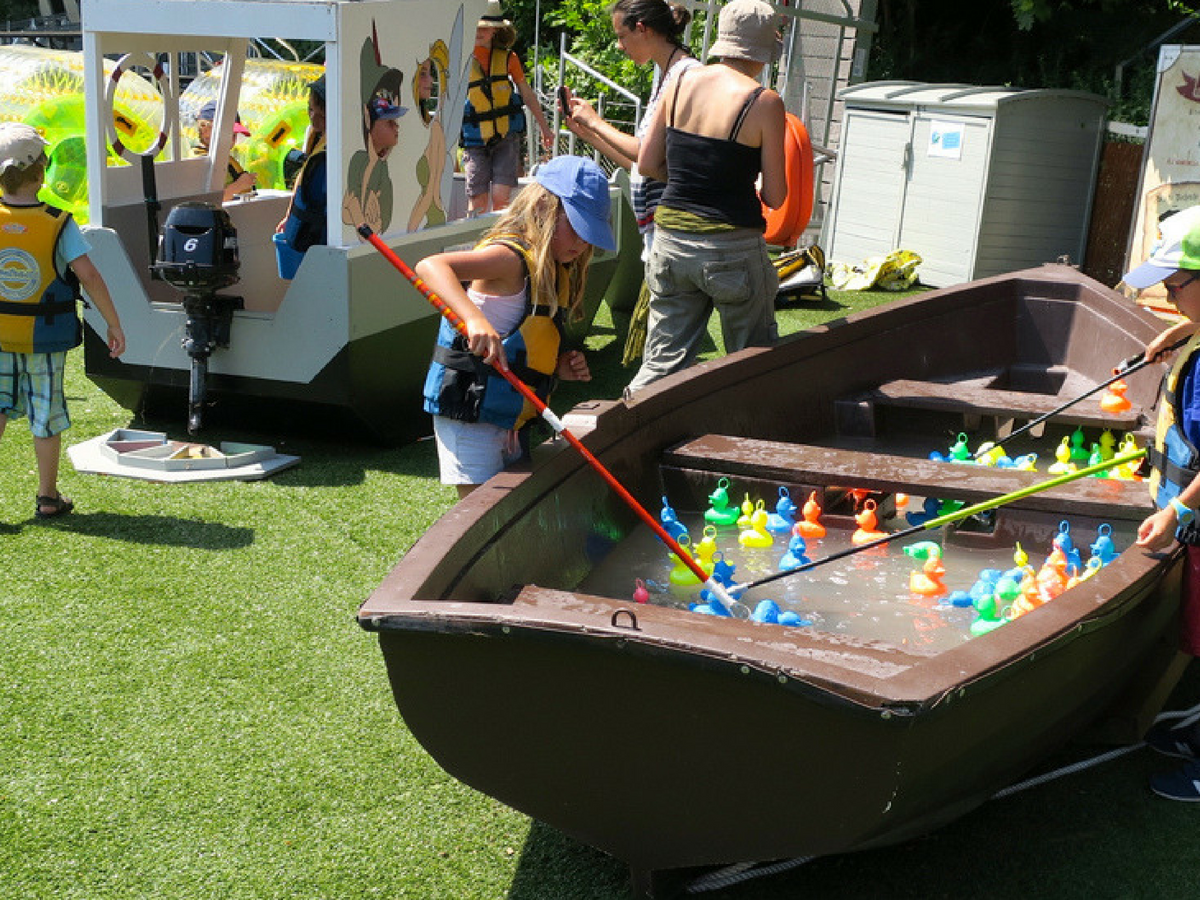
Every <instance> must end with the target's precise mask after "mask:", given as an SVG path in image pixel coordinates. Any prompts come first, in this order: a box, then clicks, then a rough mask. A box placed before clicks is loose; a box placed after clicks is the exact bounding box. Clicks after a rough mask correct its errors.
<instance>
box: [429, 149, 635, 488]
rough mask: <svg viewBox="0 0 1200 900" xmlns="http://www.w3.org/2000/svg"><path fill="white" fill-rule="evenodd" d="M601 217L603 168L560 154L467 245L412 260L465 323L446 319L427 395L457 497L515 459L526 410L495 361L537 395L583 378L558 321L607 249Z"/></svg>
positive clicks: (441, 459) (528, 415) (574, 311)
mask: <svg viewBox="0 0 1200 900" xmlns="http://www.w3.org/2000/svg"><path fill="white" fill-rule="evenodd" d="M608 216H609V194H608V179H607V178H605V176H604V172H603V171H602V170H601V169H600V167H599V166H597V165H596V164H595V163H594V162H592V161H591V160H589V159H584V158H582V157H578V156H559V157H556V158H554V159H552V160H550V161H549V162H548V163H545V164H544V165H542V166H541V167H540V168H539V169H538V171H537V174H536V175H535V176H534V180H533V183H531V184H528V185H526V186H525V187H523V188H522V189H521V191H520V193H518V194H517V198H516V200H515V201H514V202H513V204H512V205H511V206H510V207H508V208H507V209H506V210H505V211H504V213H503V215H502V216H501V217H500V219H499V220H498V221H497V222H496V224H495V225H493V226H492V227H491V229H489V230H488V232H487V234H485V235H484V237H483V240H482V241H480V242H479V244H477V245H476V246H475V247H474V248H473V249H471V250H462V251H449V252H446V253H439V254H437V255H435V256H430V257H427V258H425V259H424V260H422V261H421V262H420V263H418V264H417V267H416V271H417V274H418V275H420V276H421V278H422V279H424V281H425V282H426V284H428V285H429V287H430V288H431V289H432V290H433V291H434V292H436V293H437V294H438V295H439V296H440V297H441V298H442V299H443V300H444V301H445V302H446V305H447V306H449V307H450V308H451V309H452V310H454V312H455V313H457V314H458V316H459V317H460V318H461V319H462V320H463V322H464V323H465V324H466V327H467V334H468V337H466V338H464V337H463V336H462V335H460V334H459V333H458V332H457V331H456V330H455V329H454V328H453V327H451V325H450V323H449V322H448V321H446V320H444V319H443V321H442V323H441V328H440V330H439V331H438V337H437V343H436V345H435V346H434V350H433V361H432V362H431V363H430V366H429V373H428V375H427V376H426V378H425V391H424V393H425V411H426V412H428V413H431V414H432V415H433V425H434V435H435V437H436V438H437V448H438V463H439V466H440V468H441V477H442V483H443V484H453V485H457V487H458V494H459V497H465V496H466V495H467V494H469V493H470V492H471V491H472V490H474V489H475V488H476V487H477V486H478V485H480V484H482V483H483V482H484V481H486V480H487V479H488V478H491V477H492V476H493V475H495V474H496V473H497V472H499V471H500V470H501V469H503V468H504V467H505V466H506V465H508V464H510V463H512V462H514V461H516V460H517V459H518V458H520V456H521V455H522V453H523V449H522V447H521V444H520V442H519V440H518V432H519V431H520V430H521V428H522V427H523V426H524V425H525V424H526V423H527V422H529V421H530V420H531V419H532V418H533V415H534V410H533V408H532V406H531V405H530V404H527V403H526V401H525V399H524V398H523V397H522V396H521V395H520V394H518V393H517V392H516V390H514V389H513V387H512V386H511V385H510V384H509V383H508V382H507V381H506V380H505V379H504V378H503V377H501V376H500V375H499V374H497V373H495V372H494V371H493V370H492V363H493V362H494V363H496V364H497V365H500V366H501V367H503V368H506V369H510V370H511V371H512V372H514V373H515V374H516V375H517V377H519V378H520V379H521V380H522V381H524V382H525V383H526V384H527V385H529V387H531V388H532V389H533V391H534V393H536V394H537V395H538V396H539V397H541V398H542V400H543V401H544V400H546V398H548V397H549V395H550V390H551V388H552V387H553V385H554V382H555V381H556V380H557V379H560V378H562V379H567V380H571V381H588V380H590V379H591V373H590V372H589V371H588V365H587V360H586V359H584V356H583V354H582V353H581V352H579V351H578V350H565V351H564V350H563V348H562V347H561V338H562V317H563V316H564V315H576V316H578V315H579V313H580V306H581V304H582V302H583V289H584V284H585V281H586V279H587V267H588V263H589V262H590V261H591V258H592V249H593V248H594V247H600V248H601V249H604V250H610V251H611V250H615V249H616V240H615V239H614V238H613V233H612V229H611V228H610V227H609V223H608ZM464 283H465V284H466V287H465V289H464V287H463V284H464Z"/></svg>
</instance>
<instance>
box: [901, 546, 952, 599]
mask: <svg viewBox="0 0 1200 900" xmlns="http://www.w3.org/2000/svg"><path fill="white" fill-rule="evenodd" d="M945 575H946V567H945V565H943V564H942V557H941V555H940V554H936V553H931V554H929V556H928V557H926V558H925V565H923V566H922V567H921V568H919V569H914V570H913V572H912V574H910V575H909V576H908V589H909V590H910V591H911V592H912V593H914V594H920V595H922V596H924V597H940V596H941V595H942V594H944V593H946V585H945V584H943V583H942V579H943V578H944V577H945Z"/></svg>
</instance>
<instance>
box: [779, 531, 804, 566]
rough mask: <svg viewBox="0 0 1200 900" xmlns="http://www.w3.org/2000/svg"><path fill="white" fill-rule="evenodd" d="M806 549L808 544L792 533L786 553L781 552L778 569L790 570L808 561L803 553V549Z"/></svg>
mask: <svg viewBox="0 0 1200 900" xmlns="http://www.w3.org/2000/svg"><path fill="white" fill-rule="evenodd" d="M807 549H808V544H807V543H806V542H805V540H804V538H802V537H801V536H800V535H798V534H795V535H792V539H791V540H790V541H788V548H787V553H785V554H783V558H782V559H781V560H779V570H780V571H781V572H790V571H791V570H792V569H795V568H799V567H800V566H803V565H805V564H807V563H808V562H810V560H809V558H808V557H807V556H805V555H804V551H805V550H807Z"/></svg>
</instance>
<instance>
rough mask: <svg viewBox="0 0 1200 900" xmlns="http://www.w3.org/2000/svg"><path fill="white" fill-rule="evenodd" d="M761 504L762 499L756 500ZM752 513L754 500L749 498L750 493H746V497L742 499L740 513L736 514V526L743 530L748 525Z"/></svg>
mask: <svg viewBox="0 0 1200 900" xmlns="http://www.w3.org/2000/svg"><path fill="white" fill-rule="evenodd" d="M758 503H759V505H760V506H761V505H762V501H761V500H760V501H758ZM752 515H754V501H753V500H751V499H750V495H749V494H747V495H746V499H745V500H743V501H742V514H741V515H740V516H738V520H737V527H738V528H740V529H742V530H743V531H744V530H745V529H747V528H749V527H750V517H751V516H752Z"/></svg>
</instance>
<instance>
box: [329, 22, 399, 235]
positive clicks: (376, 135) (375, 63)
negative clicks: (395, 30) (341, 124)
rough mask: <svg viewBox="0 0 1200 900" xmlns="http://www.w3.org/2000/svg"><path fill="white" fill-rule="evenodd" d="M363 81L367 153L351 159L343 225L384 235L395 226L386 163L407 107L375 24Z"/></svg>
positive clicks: (364, 61)
mask: <svg viewBox="0 0 1200 900" xmlns="http://www.w3.org/2000/svg"><path fill="white" fill-rule="evenodd" d="M359 76H360V82H359V83H360V85H361V89H362V110H361V112H362V134H363V145H364V148H365V149H363V150H359V151H358V152H356V153H355V154H354V155H353V156H352V157H350V164H349V167H348V169H347V172H346V193H345V196H344V197H343V198H342V221H343V222H344V223H345V224H347V225H350V226H352V227H357V226H358V225H361V224H362V223H364V222H365V223H366V224H367V225H370V226H371V228H372V229H373V230H375V231H377V232H380V233H383V232H386V231H387V230H388V227H389V226H390V225H391V222H392V179H391V176H390V175H389V173H388V167H387V159H388V156H389V155H391V152H392V150H393V149H395V147H396V144H397V143H399V141H400V117H401V116H403V115H404V114H405V113H407V112H408V108H407V107H404V106H401V105H400V96H401V90H402V87H403V84H404V73H402V72H401V71H400V70H399V69H394V68H390V67H388V66H385V65H384V64H383V62H382V59H381V57H380V53H379V36H378V34H377V33H376V30H375V23H374V22H372V23H371V36H370V37H369V38H367V39H366V40H365V41H363V48H362V54H361V58H360V62H359Z"/></svg>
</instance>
